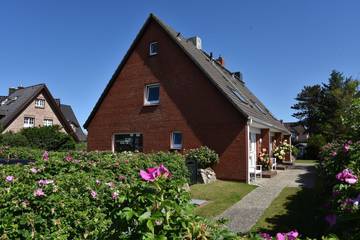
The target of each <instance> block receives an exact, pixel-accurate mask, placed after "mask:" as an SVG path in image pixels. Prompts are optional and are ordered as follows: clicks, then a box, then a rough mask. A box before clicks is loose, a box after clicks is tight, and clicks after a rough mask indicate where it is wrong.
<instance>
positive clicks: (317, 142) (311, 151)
mask: <svg viewBox="0 0 360 240" xmlns="http://www.w3.org/2000/svg"><path fill="white" fill-rule="evenodd" d="M325 144H326V140H325V137H324V136H322V135H321V134H317V135H312V136H310V137H309V139H308V144H307V146H306V158H307V159H318V158H319V153H320V150H321V148H322V147H323V146H324V145H325Z"/></svg>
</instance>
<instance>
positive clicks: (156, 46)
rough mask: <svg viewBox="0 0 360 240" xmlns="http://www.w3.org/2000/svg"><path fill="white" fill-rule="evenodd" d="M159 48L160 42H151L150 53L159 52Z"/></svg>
mask: <svg viewBox="0 0 360 240" xmlns="http://www.w3.org/2000/svg"><path fill="white" fill-rule="evenodd" d="M158 50H159V44H158V43H157V42H152V43H150V55H152V54H157V53H158Z"/></svg>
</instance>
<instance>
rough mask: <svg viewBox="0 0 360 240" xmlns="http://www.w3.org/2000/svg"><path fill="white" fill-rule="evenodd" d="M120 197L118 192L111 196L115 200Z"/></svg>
mask: <svg viewBox="0 0 360 240" xmlns="http://www.w3.org/2000/svg"><path fill="white" fill-rule="evenodd" d="M118 197H119V193H118V192H113V193H112V194H111V198H112V199H113V200H115V199H117V198H118Z"/></svg>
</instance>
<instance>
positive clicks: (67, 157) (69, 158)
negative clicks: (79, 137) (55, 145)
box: [65, 154, 73, 162]
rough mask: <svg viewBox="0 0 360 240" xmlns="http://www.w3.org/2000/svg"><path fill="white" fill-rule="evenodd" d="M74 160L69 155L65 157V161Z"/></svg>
mask: <svg viewBox="0 0 360 240" xmlns="http://www.w3.org/2000/svg"><path fill="white" fill-rule="evenodd" d="M72 160H73V158H72V156H71V155H70V154H69V155H67V156H66V157H65V161H67V162H71V161H72Z"/></svg>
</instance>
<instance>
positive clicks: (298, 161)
mask: <svg viewBox="0 0 360 240" xmlns="http://www.w3.org/2000/svg"><path fill="white" fill-rule="evenodd" d="M295 163H311V164H317V163H318V161H317V160H303V159H296V160H295Z"/></svg>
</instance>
